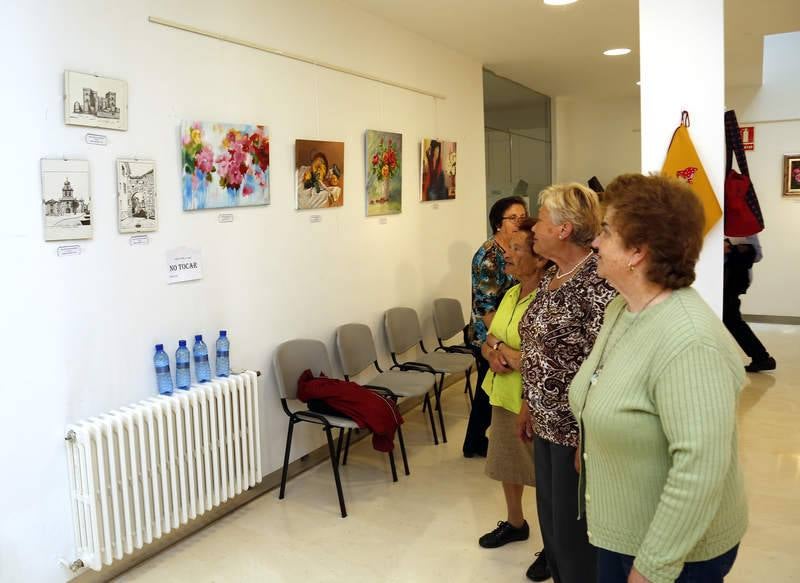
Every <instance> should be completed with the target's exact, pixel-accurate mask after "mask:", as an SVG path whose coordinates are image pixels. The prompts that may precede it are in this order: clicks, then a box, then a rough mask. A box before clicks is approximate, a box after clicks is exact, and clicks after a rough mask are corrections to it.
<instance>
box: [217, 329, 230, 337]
mask: <svg viewBox="0 0 800 583" xmlns="http://www.w3.org/2000/svg"><path fill="white" fill-rule="evenodd" d="M219 335H220V336H227V335H228V331H227V330H220V331H219Z"/></svg>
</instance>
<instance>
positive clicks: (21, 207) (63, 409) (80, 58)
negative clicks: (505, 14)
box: [0, 0, 486, 581]
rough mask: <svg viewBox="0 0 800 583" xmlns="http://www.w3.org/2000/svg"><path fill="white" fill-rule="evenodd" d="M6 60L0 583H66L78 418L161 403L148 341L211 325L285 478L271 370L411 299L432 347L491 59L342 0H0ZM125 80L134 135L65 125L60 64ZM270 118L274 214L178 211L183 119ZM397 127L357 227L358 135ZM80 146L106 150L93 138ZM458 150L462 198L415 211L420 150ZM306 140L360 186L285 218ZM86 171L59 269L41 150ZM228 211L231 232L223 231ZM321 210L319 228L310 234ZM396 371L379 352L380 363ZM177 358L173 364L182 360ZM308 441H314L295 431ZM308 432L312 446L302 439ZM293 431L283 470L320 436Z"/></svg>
mask: <svg viewBox="0 0 800 583" xmlns="http://www.w3.org/2000/svg"><path fill="white" fill-rule="evenodd" d="M4 12H5V14H6V18H5V24H6V26H5V32H4V35H2V40H0V48H1V49H2V51H3V54H6V55H18V56H19V57H20V58H19V59H9V60H7V61H5V63H6V68H5V70H4V74H5V77H6V79H7V80H13V83H12V82H10V83H8V84H6V85H5V87H4V91H3V92H2V96H0V99H2V102H1V103H0V106H1V107H2V110H3V112H4V116H3V118H4V122H3V124H4V127H3V139H2V140H0V143H1V145H0V148H2V152H1V153H2V156H3V158H2V159H3V160H4V162H5V164H4V166H5V171H4V173H3V210H4V213H3V220H2V221H1V222H0V248H1V249H2V266H3V292H2V299H3V309H2V311H1V312H0V313H1V314H2V327H1V328H0V330H1V331H2V333H1V334H0V337H1V338H2V340H0V344H1V345H2V346H0V353H2V355H3V360H2V362H3V373H4V374H3V376H4V382H3V405H2V407H0V411H2V412H1V413H0V416H2V422H0V443H2V445H0V456H2V459H0V462H1V463H2V467H3V469H4V472H3V473H4V475H5V476H6V479H5V480H4V485H3V487H2V495H0V514H1V515H2V516H3V520H2V525H1V526H0V580H3V581H20V580H28V581H63V580H65V579H67V578H68V577H69V571H68V570H67V569H65V568H64V567H62V566H60V565H59V564H58V562H57V561H58V559H59V558H61V557H63V558H67V559H70V558H72V557H71V549H72V525H71V515H70V514H69V506H68V491H67V469H66V462H65V451H64V444H63V437H64V430H65V426H66V425H67V424H68V423H70V422H73V421H77V420H79V419H82V418H85V417H88V416H92V415H96V414H99V413H102V412H105V411H107V410H109V409H112V408H115V407H119V406H121V405H125V404H128V403H132V402H135V401H138V400H140V399H144V398H146V397H150V396H152V395H154V394H155V392H156V387H155V379H154V373H153V365H152V354H153V344H155V343H156V342H163V343H165V345H166V348H167V350H168V351H169V352H170V353H171V354H173V355H174V350H175V348H176V344H177V340H178V339H179V338H190V337H191V335H193V334H195V333H203V334H204V335H205V337H206V339H207V341H208V342H209V344H212V343H213V342H214V340H215V339H216V336H217V332H218V330H219V329H220V328H226V329H227V330H228V331H229V335H230V338H231V346H232V348H231V350H232V365H233V367H234V368H243V367H248V368H253V369H259V370H261V371H262V372H263V373H264V375H263V376H262V379H261V399H262V405H261V428H262V436H261V438H262V453H263V460H262V467H263V470H264V472H265V473H266V472H272V471H274V470H275V469H276V468H278V467H279V466H280V463H281V456H282V452H283V447H284V439H285V431H286V418H285V416H284V414H283V413H282V412H281V410H280V407H279V403H278V397H277V394H276V392H275V384H274V380H273V376H272V366H271V354H272V351H273V349H274V348H275V346H276V345H277V344H278V343H279V342H281V341H283V340H286V339H289V338H293V337H310V338H319V339H322V340H324V341H325V342H326V344H327V345H328V347H329V349H332V348H333V331H334V328H335V326H337V325H339V324H342V323H345V322H349V321H360V322H365V323H367V324H369V325H371V326H372V328H373V331H374V333H375V336H376V338H377V340H378V342H379V350H380V352H381V354H382V355H385V354H386V352H385V342H384V340H383V329H382V326H381V315H382V313H383V311H384V310H385V309H386V308H389V307H391V306H396V305H406V306H411V307H414V308H416V309H417V310H418V311H419V312H420V314H421V316H422V319H423V328H424V330H425V332H426V336H427V338H428V341H429V342H433V340H432V323H431V317H430V311H431V303H432V300H433V298H435V297H438V296H450V297H456V298H458V299H459V300H460V301H461V302H462V305H464V307H465V308H466V307H467V306H468V304H469V264H470V260H471V257H472V254H473V252H474V251H475V249H476V248H477V246H478V245H479V244H480V243H481V242H482V241H483V239H484V235H485V231H484V221H485V213H486V208H485V196H484V192H483V191H484V185H485V176H484V137H483V111H482V108H483V94H482V82H481V78H482V71H481V66H480V64H479V63H477V62H474V61H471V60H469V59H467V58H465V57H463V56H460V55H458V54H455V53H453V52H451V51H449V50H448V49H446V48H444V47H443V46H441V45H438V44H435V43H432V42H430V41H427V40H425V39H423V38H421V37H418V36H415V35H412V34H410V33H408V32H405V31H403V30H400V29H397V28H396V27H393V26H391V25H389V24H387V23H385V22H383V21H381V20H378V19H376V18H374V17H372V16H370V15H368V14H366V13H363V12H360V11H357V10H355V9H354V8H352V7H350V6H348V5H346V4H341V3H338V2H327V1H323V0H297V1H295V2H291V3H290V2H280V1H278V0H275V1H265V0H231V1H230V2H228V3H226V4H224V5H222V4H220V3H218V2H211V1H209V0H194V1H192V2H189V1H188V0H168V1H163V0H162V1H159V2H156V1H143V2H130V3H124V4H123V3H113V4H109V3H108V2H101V1H99V0H86V1H83V2H79V3H63V2H58V1H55V0H51V1H47V0H32V2H28V3H17V4H11V5H8V6H6V10H5V11H4ZM149 15H153V16H160V17H163V18H166V19H170V20H175V21H181V22H184V23H186V24H190V25H192V26H195V27H199V28H205V29H210V30H214V31H216V32H219V33H223V34H227V35H231V36H237V37H241V38H244V39H247V40H250V41H253V42H256V43H262V44H265V45H269V46H273V47H276V48H279V49H282V50H286V51H290V52H295V53H301V54H305V55H309V56H312V57H316V58H318V59H320V60H323V61H328V62H331V63H335V64H339V65H341V66H343V67H347V68H351V69H356V70H361V71H364V72H367V73H370V74H373V75H376V76H380V77H385V78H388V79H393V80H396V81H398V82H400V83H403V84H407V85H412V86H417V87H420V88H425V89H428V90H431V91H434V92H436V93H441V94H444V95H446V97H447V99H446V100H442V101H438V102H434V100H433V99H432V98H430V97H426V96H422V95H419V94H416V93H413V92H411V91H407V90H401V89H396V88H392V87H388V86H384V85H381V84H379V83H376V82H372V81H366V80H363V79H359V78H355V77H352V76H348V75H345V74H342V73H337V72H334V71H330V70H324V69H320V68H318V67H315V66H312V65H308V64H304V63H300V62H297V61H293V60H289V59H286V58H282V57H279V56H273V55H268V54H264V53H260V52H257V51H254V50H252V49H248V48H244V47H241V46H235V45H232V44H226V43H222V42H219V41H216V40H212V39H209V38H204V37H201V36H196V35H192V34H188V33H185V32H180V31H177V30H172V29H168V28H164V27H160V26H156V25H153V24H149V23H148V22H147V17H148V16H149ZM65 70H75V71H81V72H89V73H97V74H100V75H104V76H108V77H114V78H120V79H125V80H126V81H127V82H128V87H129V104H130V107H129V120H128V124H129V131H127V132H114V131H104V130H97V129H88V128H79V127H71V126H65V125H64V124H63V105H62V94H63V73H64V71H65ZM185 119H190V120H194V119H196V120H206V121H224V122H233V123H242V122H254V123H263V124H265V125H267V126H268V127H269V131H270V135H271V198H272V204H271V205H270V206H265V207H257V208H253V207H251V208H243V209H223V210H222V211H220V210H207V211H194V212H184V211H183V210H181V190H180V157H179V151H180V150H179V142H178V131H179V124H180V122H181V120H185ZM368 128H369V129H378V130H389V131H397V132H402V133H403V147H404V152H403V161H404V169H403V196H404V200H403V212H402V214H400V215H394V216H389V217H386V220H385V222H384V221H383V220H382V219H381V218H377V217H373V218H366V217H365V206H364V192H363V185H364V180H365V169H364V163H363V149H364V139H363V135H364V130H366V129H368ZM87 133H97V134H103V135H105V136H107V138H108V145H107V146H105V147H103V146H90V145H88V144H87V143H86V142H85V136H86V134H87ZM434 136H438V137H441V138H444V139H450V140H455V141H457V142H458V152H459V160H458V197H457V199H456V200H455V201H442V202H439V203H437V204H433V203H429V204H420V203H419V202H417V201H418V197H419V153H418V144H419V142H420V140H421V139H422V138H423V137H434ZM296 138H307V139H326V140H341V141H344V142H345V143H346V146H345V172H346V176H347V182H346V191H345V204H344V207H342V208H338V209H329V210H326V209H322V210H318V211H305V212H298V211H295V210H294V159H293V158H294V144H295V139H296ZM43 157H45V158H49V157H53V158H61V157H68V158H75V159H88V160H89V163H90V167H91V172H92V178H91V184H92V188H93V192H92V195H93V207H94V215H93V222H94V239H93V240H91V241H82V242H80V245H81V250H82V253H81V255H79V256H73V257H58V256H57V254H56V251H57V247H58V243H45V242H44V240H43V227H42V218H41V198H40V197H41V194H40V173H39V165H40V158H43ZM120 157H130V158H134V157H138V158H146V159H153V160H155V161H156V165H157V166H156V169H157V180H158V184H157V186H158V194H159V198H160V201H159V210H160V214H159V230H158V231H157V232H155V233H150V234H149V245H146V246H131V245H130V236H129V235H120V234H119V233H118V231H117V219H116V213H117V200H116V176H115V159H116V158H120ZM220 212H230V213H232V214H233V216H234V221H233V222H232V223H225V224H221V223H219V222H218V217H219V214H220ZM312 215H319V216H320V217H321V222H318V223H312V222H311V221H310V219H311V216H312ZM178 246H187V247H191V248H196V249H199V250H200V251H202V258H203V271H204V278H203V279H202V280H200V281H195V282H189V283H183V284H177V285H170V286H168V285H167V284H166V258H165V253H166V252H167V251H168V250H169V249H173V248H175V247H178ZM383 360H386V359H385V358H384V359H383ZM173 366H174V362H173ZM301 429H302V431H301ZM298 432H299V433H298ZM321 438H322V436H321V434H320V432H319V431H315V430H311V429H308V428H298V430H297V432H296V439H295V446H294V448H293V452H292V457H293V458H297V457H299V456H301V455H303V454H304V453H306V452H308V451H310V450H312V449H314V448H316V447H317V446H319V445H320V444H321V443H322V439H321Z"/></svg>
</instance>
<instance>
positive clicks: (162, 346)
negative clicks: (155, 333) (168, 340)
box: [156, 344, 164, 351]
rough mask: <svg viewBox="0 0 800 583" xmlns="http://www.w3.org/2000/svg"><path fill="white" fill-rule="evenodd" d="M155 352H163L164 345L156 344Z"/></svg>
mask: <svg viewBox="0 0 800 583" xmlns="http://www.w3.org/2000/svg"><path fill="white" fill-rule="evenodd" d="M156 350H157V351H158V350H164V345H163V344H156Z"/></svg>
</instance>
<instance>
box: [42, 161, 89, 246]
mask: <svg viewBox="0 0 800 583" xmlns="http://www.w3.org/2000/svg"><path fill="white" fill-rule="evenodd" d="M42 214H43V216H44V240H45V241H69V240H71V239H91V238H92V197H91V194H90V192H89V161H88V160H42Z"/></svg>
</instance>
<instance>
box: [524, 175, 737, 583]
mask: <svg viewBox="0 0 800 583" xmlns="http://www.w3.org/2000/svg"><path fill="white" fill-rule="evenodd" d="M603 202H604V204H605V206H606V212H605V217H604V220H603V229H602V232H601V233H600V235H598V237H597V238H596V239H595V241H594V243H593V245H594V247H595V248H596V249H597V252H598V253H597V257H598V260H597V273H598V275H600V276H601V277H603V278H605V279H606V280H607V281H608V283H609V284H611V285H612V286H613V287H614V288H616V290H617V291H619V294H620V295H619V296H617V297H616V299H614V300H613V301H612V302H611V303H610V304H609V306H608V309H607V310H606V314H605V321H604V323H603V327H602V329H601V330H600V334H599V336H598V337H597V341H596V342H595V343H594V348H592V351H591V353H590V354H589V355H588V358H586V360H585V361H584V362H583V364H582V365H581V368H580V370H579V371H578V374H577V375H575V378H574V379H573V381H572V384H571V386H570V389H569V404H570V407H571V409H572V413H573V414H574V416H575V418H576V419H577V420H578V426H579V427H580V429H581V442H580V448H579V450H578V452H579V453H580V454H581V455H576V457H575V465H576V468H577V467H579V468H580V469H581V485H582V486H583V492H582V493H581V500H582V501H583V509H582V510H581V515H582V516H585V517H586V520H587V525H588V537H589V540H590V541H591V543H592V544H593V545H594V546H595V547H597V575H598V577H597V581H598V583H648V582H651V583H672V582H673V581H675V582H677V583H691V582H699V581H702V582H703V583H721V582H722V580H723V578H724V577H725V575H726V574H727V573H728V572H729V571H730V569H731V567H732V565H733V563H734V560H735V559H736V554H737V551H738V547H739V541H741V539H742V536H743V535H744V532H745V530H746V528H747V502H746V499H745V494H744V486H743V478H742V472H741V470H740V467H739V458H738V454H737V434H736V405H737V399H738V395H739V392H740V390H741V387H742V384H743V381H744V378H745V375H744V369H743V367H742V361H741V358H740V356H739V354H738V350H737V349H736V346H735V344H734V343H733V341H732V339H731V337H730V334H728V333H727V332H726V331H725V328H724V327H723V325H722V323H721V322H720V321H719V318H718V317H717V316H716V314H715V313H714V312H713V311H712V310H711V309H710V308H709V307H708V305H707V304H706V303H705V302H704V301H703V299H702V298H701V297H700V295H699V294H698V293H697V291H695V290H694V289H693V288H692V287H691V284H692V282H693V281H694V279H695V271H694V268H695V264H696V262H697V258H698V257H699V255H700V249H701V248H702V245H703V227H704V224H705V217H704V214H703V207H702V206H701V204H700V201H699V200H698V198H697V196H696V195H695V194H694V192H692V190H691V189H690V188H689V187H688V186H687V185H686V184H685V183H684V182H681V181H679V180H676V179H674V178H668V177H665V176H643V175H641V174H628V175H623V176H619V177H617V178H616V179H615V180H613V181H612V182H611V184H609V185H608V188H607V190H606V191H605V194H604V199H603ZM537 453H538V452H537ZM586 581H589V579H586Z"/></svg>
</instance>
